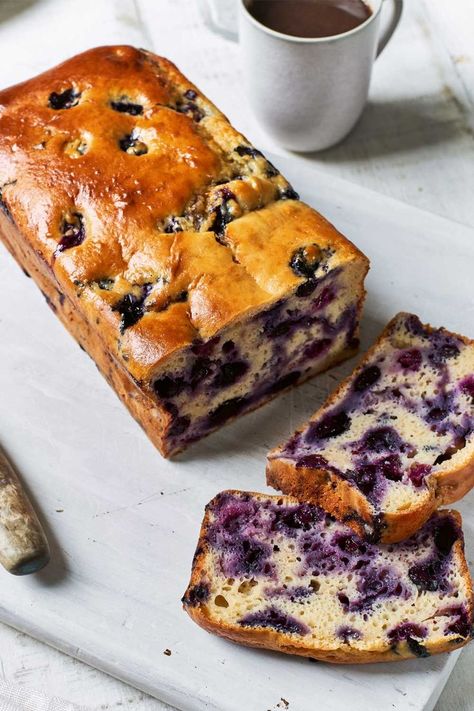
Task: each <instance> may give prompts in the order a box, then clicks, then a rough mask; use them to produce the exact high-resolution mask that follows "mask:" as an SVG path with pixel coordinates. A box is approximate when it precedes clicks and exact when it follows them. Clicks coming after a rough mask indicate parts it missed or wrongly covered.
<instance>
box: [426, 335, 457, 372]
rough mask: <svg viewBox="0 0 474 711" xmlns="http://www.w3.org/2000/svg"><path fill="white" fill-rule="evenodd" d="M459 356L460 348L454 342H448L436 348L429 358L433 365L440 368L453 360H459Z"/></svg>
mask: <svg viewBox="0 0 474 711" xmlns="http://www.w3.org/2000/svg"><path fill="white" fill-rule="evenodd" d="M458 355H459V348H458V346H457V345H456V344H455V343H454V342H453V341H448V340H446V342H445V343H443V344H442V345H440V346H439V347H438V348H436V347H435V348H434V349H433V350H432V351H431V352H430V353H429V354H428V358H429V360H430V361H431V363H433V365H435V366H437V367H440V366H441V365H443V364H444V363H445V362H446V361H447V360H450V359H451V358H457V356H458Z"/></svg>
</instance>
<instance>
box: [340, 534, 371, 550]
mask: <svg viewBox="0 0 474 711" xmlns="http://www.w3.org/2000/svg"><path fill="white" fill-rule="evenodd" d="M334 543H335V545H337V546H338V547H339V548H340V549H341V551H344V552H345V553H350V554H351V555H361V554H363V553H365V552H366V550H367V546H366V545H365V544H364V542H363V541H362V540H361V539H359V538H357V537H356V536H355V535H352V534H341V535H337V536H336V537H335V539H334Z"/></svg>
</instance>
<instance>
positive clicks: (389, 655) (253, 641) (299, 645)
mask: <svg viewBox="0 0 474 711" xmlns="http://www.w3.org/2000/svg"><path fill="white" fill-rule="evenodd" d="M240 493H241V492H239V491H237V490H229V491H224V492H221V493H220V494H218V495H217V496H216V497H215V498H214V499H213V500H212V501H210V502H209V504H208V505H207V506H206V511H205V515H204V519H203V522H202V525H201V530H200V533H199V540H198V544H197V548H196V552H195V555H194V560H193V567H192V572H191V579H190V581H189V585H188V587H187V589H186V592H185V594H184V596H183V608H184V610H185V611H186V612H187V613H188V615H189V616H190V617H191V618H192V619H193V620H194V622H196V624H198V625H199V626H200V627H202V628H203V629H205V630H206V631H207V632H210V633H212V634H217V635H219V636H220V637H224V638H225V639H228V640H230V641H232V642H237V643H238V644H243V645H246V646H248V647H256V648H263V649H269V650H274V651H277V652H283V653H284V654H295V655H298V656H302V657H309V658H312V659H316V660H318V661H323V662H330V663H333V664H367V663H373V662H390V661H402V660H404V659H413V657H414V656H416V655H415V654H414V653H413V652H412V651H411V650H410V648H409V647H408V644H407V643H406V642H403V643H401V644H398V645H397V647H396V648H393V647H391V646H389V645H386V646H382V645H381V646H380V648H379V649H372V650H361V649H355V648H354V647H351V646H350V644H343V645H342V646H341V647H340V648H338V649H316V648H314V647H311V646H308V644H307V643H306V642H305V640H304V639H301V640H298V639H289V635H285V634H282V633H280V632H278V631H276V630H271V629H268V628H263V627H261V628H258V629H255V628H254V629H249V628H245V627H242V626H241V625H233V624H227V623H225V622H222V621H221V620H219V621H218V620H215V619H213V618H212V616H211V614H210V612H209V608H208V607H207V606H206V603H205V601H204V602H202V603H198V604H193V603H192V602H191V597H192V591H193V589H196V587H197V586H199V585H200V584H202V583H203V581H204V582H205V581H206V558H207V555H208V552H209V545H208V542H207V533H208V529H209V525H210V512H211V510H212V508H213V505H214V503H215V502H216V501H217V500H218V499H219V498H220V497H221V496H222V495H226V494H230V495H235V494H237V495H238V494H240ZM246 494H248V495H249V496H251V497H252V498H254V497H256V498H259V497H262V498H265V499H268V498H273V499H274V500H275V501H278V500H279V499H280V498H281V497H278V496H273V497H268V495H266V494H259V493H257V492H246ZM284 501H285V502H286V503H287V504H288V505H291V504H297V503H299V501H300V500H299V499H298V498H296V497H292V496H285V497H284ZM438 513H439V514H440V515H446V516H452V517H454V518H455V520H456V522H457V524H458V526H459V527H460V528H461V525H462V519H461V515H460V514H459V512H457V511H454V510H448V509H446V510H443V511H439V512H438ZM452 551H453V552H452V555H453V556H455V557H456V558H457V560H458V563H459V567H460V570H461V574H462V576H463V578H464V580H465V583H466V586H467V589H468V591H469V596H470V600H471V604H470V607H469V609H468V611H467V612H468V615H469V618H470V619H472V616H473V610H474V598H473V589H472V580H471V576H470V573H469V569H468V566H467V562H466V559H465V556H464V549H463V541H462V540H458V541H456V543H455V544H454V546H453V549H452ZM469 641H470V640H469V639H462V638H458V639H457V640H455V641H446V642H445V643H430V642H429V641H425V642H424V646H425V647H426V650H427V652H428V653H429V654H430V655H432V654H442V653H444V652H452V651H454V650H455V649H459V648H460V647H463V646H464V645H466V644H467V643H468V642H469Z"/></svg>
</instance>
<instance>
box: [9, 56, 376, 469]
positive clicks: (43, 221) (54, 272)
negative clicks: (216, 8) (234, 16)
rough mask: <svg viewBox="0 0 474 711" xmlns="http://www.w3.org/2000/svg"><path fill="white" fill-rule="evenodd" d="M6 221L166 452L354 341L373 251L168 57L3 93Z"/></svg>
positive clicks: (66, 319)
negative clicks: (303, 197)
mask: <svg viewBox="0 0 474 711" xmlns="http://www.w3.org/2000/svg"><path fill="white" fill-rule="evenodd" d="M0 208H1V210H0V234H1V237H2V239H3V241H4V242H5V244H6V246H7V247H8V249H9V250H10V251H11V252H12V253H13V255H14V256H15V258H16V259H17V261H18V262H19V263H20V265H21V266H22V267H23V269H24V270H25V271H26V272H27V273H28V274H30V275H31V276H32V277H33V278H34V279H35V280H36V282H37V283H38V285H39V287H40V288H41V290H42V291H43V293H44V295H45V296H46V299H47V301H48V302H49V304H50V306H51V307H52V308H53V310H54V311H56V313H57V315H58V316H59V318H60V319H61V320H62V321H63V323H64V324H65V325H66V326H67V328H68V329H69V331H70V332H71V333H72V335H73V336H74V337H75V338H76V339H77V340H78V341H79V343H80V344H81V346H82V347H83V348H84V349H85V350H86V351H87V352H88V353H89V354H90V355H91V356H92V358H93V359H94V360H95V362H96V363H97V365H98V367H99V369H100V370H101V371H102V373H103V374H104V375H105V377H106V378H107V379H108V381H109V382H110V384H111V385H112V386H113V387H114V388H115V390H116V391H117V393H118V395H119V396H120V398H121V399H122V400H123V402H124V403H125V404H126V405H127V407H128V408H129V409H130V411H131V413H132V415H133V416H134V417H135V418H136V419H137V420H138V421H139V423H140V424H141V425H142V426H143V427H144V429H145V430H146V432H147V433H148V435H149V436H150V438H151V439H152V441H153V442H154V443H155V444H156V445H157V446H158V448H159V449H160V450H161V452H162V453H163V454H164V455H167V456H169V455H172V454H174V453H176V452H178V451H179V450H181V449H183V448H184V447H185V446H186V445H187V444H189V443H190V442H192V441H194V440H197V439H199V438H200V437H202V436H204V435H205V434H207V433H208V432H210V431H212V430H214V429H215V428H217V427H219V426H220V425H222V424H223V423H225V422H226V421H228V420H230V419H232V418H233V417H235V416H237V415H239V414H241V413H244V412H246V411H248V410H250V409H252V408H255V407H257V406H259V405H261V404H262V403H263V402H265V401H266V400H268V399H269V398H271V397H273V396H275V395H276V394H277V393H278V392H280V391H282V390H284V389H285V388H288V387H290V386H292V385H295V384H296V383H299V382H300V381H302V380H304V379H306V378H309V377H311V376H312V375H314V374H315V373H317V372H319V371H321V370H323V369H325V368H327V367H328V366H329V365H331V364H333V363H336V362H338V361H340V360H342V359H344V358H346V357H348V356H349V355H351V354H353V353H354V351H355V349H356V347H357V335H358V320H359V314H360V309H361V306H362V301H363V298H364V286H363V282H364V277H365V274H366V272H367V269H368V261H367V259H366V258H365V257H364V255H363V254H361V252H359V251H358V250H357V249H356V248H355V247H354V246H353V245H352V244H351V243H350V242H349V241H348V240H346V239H345V238H344V237H343V236H342V235H341V234H339V233H338V232H337V230H336V229H335V228H334V227H333V226H332V225H330V224H329V223H328V222H327V221H326V220H325V219H324V218H323V217H321V215H319V214H318V213H317V212H315V211H314V210H313V209H312V208H310V207H308V206H307V205H305V204H304V203H302V202H301V201H300V200H299V198H298V195H297V194H296V192H295V191H294V190H293V188H292V187H291V186H290V185H289V184H288V182H287V181H286V180H285V178H284V177H283V176H282V175H281V174H280V173H279V172H278V170H277V169H276V168H275V167H274V166H273V165H272V164H271V163H270V162H269V161H268V160H266V159H265V157H264V156H263V155H262V154H261V153H260V152H259V151H258V150H257V149H255V148H253V147H252V146H251V145H249V143H248V142H247V141H246V139H245V138H244V137H243V136H242V135H240V134H239V133H237V131H235V130H234V129H233V128H232V126H231V125H230V124H229V122H228V121H227V119H226V118H225V117H224V116H223V115H222V114H221V113H220V112H219V111H218V110H217V109H216V107H215V106H213V105H212V103H210V102H209V101H208V100H207V99H206V98H205V97H204V96H203V95H202V94H201V93H200V92H199V91H198V89H197V88H196V87H195V86H193V85H192V84H191V83H190V82H189V81H188V80H187V79H186V78H185V77H184V76H183V75H182V74H181V73H180V72H179V71H178V70H177V69H176V67H174V65H173V64H171V63H170V62H169V61H167V60H166V59H162V58H160V57H157V56H155V55H153V54H151V53H150V52H147V51H144V50H138V49H134V48H132V47H127V46H117V47H101V48H97V49H93V50H90V51H88V52H85V53H84V54H81V55H79V56H77V57H74V58H72V59H70V60H69V61H67V62H65V63H64V64H61V65H60V66H57V67H56V68H54V69H52V70H50V71H47V72H46V73H44V74H42V75H40V76H38V77H36V78H34V79H31V80H30V81H26V82H25V83H23V84H19V85H17V86H14V87H12V88H9V89H6V90H4V91H3V92H1V93H0Z"/></svg>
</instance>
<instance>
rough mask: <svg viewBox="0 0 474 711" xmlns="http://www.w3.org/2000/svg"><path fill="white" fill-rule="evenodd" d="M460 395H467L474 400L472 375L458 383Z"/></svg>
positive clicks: (473, 376)
mask: <svg viewBox="0 0 474 711" xmlns="http://www.w3.org/2000/svg"><path fill="white" fill-rule="evenodd" d="M459 388H460V390H461V392H462V393H464V394H465V395H469V396H470V397H471V398H472V399H473V400H474V375H468V376H467V377H466V378H464V380H461V382H460V383H459Z"/></svg>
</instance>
